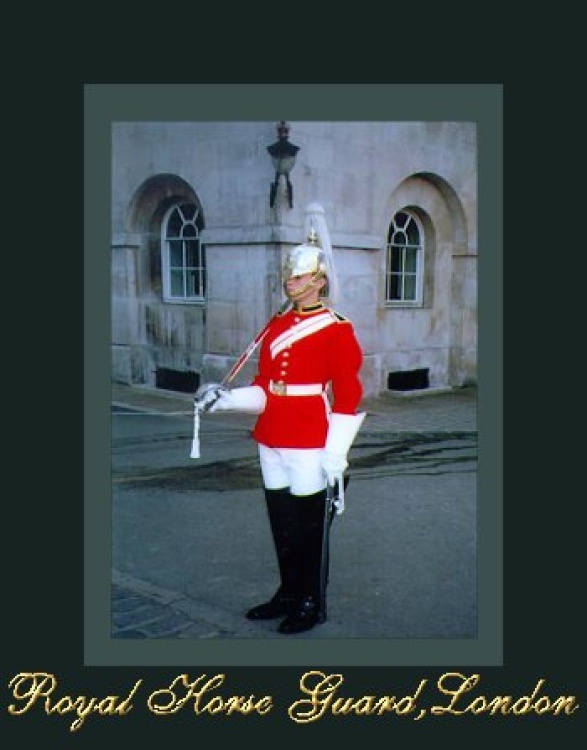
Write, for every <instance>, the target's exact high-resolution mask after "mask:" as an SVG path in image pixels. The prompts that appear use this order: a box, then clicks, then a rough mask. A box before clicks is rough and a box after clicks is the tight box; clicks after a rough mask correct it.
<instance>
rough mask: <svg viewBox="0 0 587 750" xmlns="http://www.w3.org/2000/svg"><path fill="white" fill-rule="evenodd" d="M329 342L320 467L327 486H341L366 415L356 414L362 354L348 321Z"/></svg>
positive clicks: (338, 325)
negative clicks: (328, 405)
mask: <svg viewBox="0 0 587 750" xmlns="http://www.w3.org/2000/svg"><path fill="white" fill-rule="evenodd" d="M333 333H334V335H333V337H332V339H331V342H330V348H329V364H330V369H331V388H332V412H331V414H330V419H329V424H328V433H327V436H326V443H325V445H324V455H323V459H322V468H323V470H324V472H325V474H326V479H327V481H328V484H330V485H334V484H335V483H336V482H338V483H339V486H340V487H342V484H343V473H344V471H345V470H346V469H347V468H348V452H349V450H350V448H351V445H352V444H353V442H354V440H355V437H356V435H357V433H358V431H359V429H360V428H361V425H362V424H363V421H364V419H365V416H366V412H361V413H357V407H358V405H359V403H360V401H361V398H362V395H363V387H362V384H361V380H360V377H359V373H360V369H361V366H362V363H363V354H362V351H361V347H360V345H359V342H358V340H357V338H356V336H355V333H354V330H353V326H352V324H351V323H350V322H348V321H344V322H340V323H337V324H336V326H335V327H334V331H333Z"/></svg>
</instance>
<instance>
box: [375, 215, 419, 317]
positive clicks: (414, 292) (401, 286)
mask: <svg viewBox="0 0 587 750" xmlns="http://www.w3.org/2000/svg"><path fill="white" fill-rule="evenodd" d="M422 236H423V232H422V230H421V229H420V225H419V223H418V222H417V220H416V217H415V216H413V215H412V214H409V213H407V212H405V211H398V213H396V215H395V216H394V217H393V220H392V222H391V225H390V227H389V234H388V236H387V255H386V263H385V301H386V302H387V303H390V304H395V305H408V306H409V305H413V306H415V305H421V304H422V278H423V272H424V249H423V246H422Z"/></svg>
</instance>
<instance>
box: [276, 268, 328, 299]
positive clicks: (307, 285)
mask: <svg viewBox="0 0 587 750" xmlns="http://www.w3.org/2000/svg"><path fill="white" fill-rule="evenodd" d="M323 277H324V273H323V272H322V271H318V272H317V273H315V274H314V276H312V278H311V279H309V280H308V281H306V283H305V284H304V285H303V286H301V287H300V288H299V289H296V290H295V292H288V291H287V289H286V292H285V293H286V295H287V297H288V299H290V300H294V301H295V300H296V299H297V298H298V297H301V295H302V294H305V293H306V292H307V291H308V289H310V287H312V286H313V285H314V284H315V283H316V282H317V281H318V280H319V279H321V278H323Z"/></svg>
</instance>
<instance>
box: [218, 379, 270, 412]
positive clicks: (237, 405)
mask: <svg viewBox="0 0 587 750" xmlns="http://www.w3.org/2000/svg"><path fill="white" fill-rule="evenodd" d="M266 403H267V396H266V395H265V391H264V390H263V389H262V388H261V386H260V385H249V386H245V387H244V388H233V389H232V390H231V391H225V392H223V393H222V394H221V396H220V398H219V399H218V401H217V402H216V403H215V404H214V405H213V406H212V407H211V409H210V412H215V411H244V412H249V413H250V414H261V412H262V411H263V410H264V409H265V404H266Z"/></svg>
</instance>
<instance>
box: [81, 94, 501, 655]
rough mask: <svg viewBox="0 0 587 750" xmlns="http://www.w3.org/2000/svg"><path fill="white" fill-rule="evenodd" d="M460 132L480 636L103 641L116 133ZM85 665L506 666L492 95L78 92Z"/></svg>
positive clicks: (497, 141)
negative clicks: (450, 124)
mask: <svg viewBox="0 0 587 750" xmlns="http://www.w3.org/2000/svg"><path fill="white" fill-rule="evenodd" d="M281 118H284V119H287V120H294V121H295V120H327V121H329V120H347V121H350V120H361V121H394V120H395V121H399V120H403V121H420V120H425V121H426V120H434V121H468V122H476V123H477V125H478V159H479V169H478V175H479V185H478V186H479V193H478V198H479V200H478V204H479V249H480V253H479V267H478V268H479V273H478V279H479V342H480V346H479V373H480V376H479V404H478V425H479V445H480V455H479V475H478V476H479V482H478V489H479V496H478V497H479V514H478V529H479V533H478V553H479V554H478V605H479V606H478V617H479V636H478V638H476V639H462V640H459V639H446V640H444V639H443V640H432V639H430V640H428V639H404V640H401V639H336V640H324V639H320V640H316V641H311V640H304V641H295V642H292V641H288V642H287V643H286V642H281V641H268V640H258V641H256V640H249V639H247V640H246V641H243V640H239V639H232V640H218V641H210V640H206V641H205V642H199V641H181V642H180V641H158V640H145V641H133V642H129V641H126V640H124V641H120V640H116V639H111V638H109V637H108V634H109V633H110V570H111V502H110V501H111V473H110V472H111V469H110V456H111V443H110V400H111V392H110V377H111V376H110V330H111V329H110V291H109V290H110V258H111V253H110V245H111V184H110V177H111V172H110V153H111V141H110V138H111V124H112V122H115V121H144V120H145V121H149V120H152V121H164V120H168V121H180V120H184V121H198V120H209V121H215V120H232V121H244V120H268V121H277V120H278V119H281ZM84 141H85V142H84V266H85V271H84V282H85V284H84V320H85V329H84V393H85V395H84V417H85V419H84V425H85V426H84V504H85V515H84V664H85V665H86V666H115V665H145V666H147V665H149V666H153V665H172V664H181V665H208V664H223V665H227V666H240V665H243V666H247V665H259V666H263V665H267V666H291V665H294V666H295V665H302V664H308V663H320V664H322V665H336V664H344V665H348V666H354V665H365V666H371V665H372V666H387V665H398V666H400V665H401V666H406V665H410V666H420V665H449V666H452V667H454V666H456V665H463V666H464V665H486V666H501V665H502V663H503V654H502V649H503V643H502V639H503V622H502V620H503V605H502V595H503V592H502V574H503V560H502V550H503V545H502V535H503V530H502V515H503V508H502V456H501V444H502V398H503V395H502V364H503V362H502V308H501V299H502V296H501V293H500V292H501V289H502V262H503V258H502V256H503V237H502V225H503V215H502V180H503V166H502V165H503V86H502V85H501V84H282V85H278V84H153V85H151V84H86V85H85V87H84Z"/></svg>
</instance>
